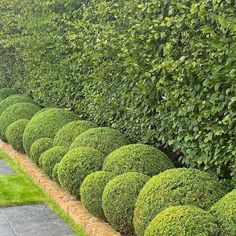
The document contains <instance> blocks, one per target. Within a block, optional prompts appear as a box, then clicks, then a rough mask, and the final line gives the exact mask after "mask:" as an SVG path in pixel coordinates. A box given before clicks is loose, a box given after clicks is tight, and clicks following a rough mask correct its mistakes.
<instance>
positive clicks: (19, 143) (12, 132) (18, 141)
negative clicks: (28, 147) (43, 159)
mask: <svg viewBox="0 0 236 236" xmlns="http://www.w3.org/2000/svg"><path fill="white" fill-rule="evenodd" d="M28 123H29V120H27V119H20V120H17V121H15V122H13V123H12V124H10V125H9V126H8V127H7V130H6V139H7V142H8V143H9V144H11V146H12V147H13V148H15V149H16V150H17V151H19V152H22V153H24V152H25V150H24V146H23V133H24V130H25V127H26V125H27V124H28Z"/></svg>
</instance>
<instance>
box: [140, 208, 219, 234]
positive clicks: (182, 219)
mask: <svg viewBox="0 0 236 236" xmlns="http://www.w3.org/2000/svg"><path fill="white" fill-rule="evenodd" d="M173 235H181V236H199V235H205V236H216V235H219V228H218V226H217V224H216V222H215V219H214V217H213V216H212V215H211V214H210V213H209V212H207V211H204V210H203V209H200V208H198V207H195V206H173V207H169V208H167V209H165V210H164V211H162V212H161V213H159V214H158V215H157V216H156V217H155V218H154V219H153V220H152V221H151V223H150V224H149V225H148V227H147V229H146V231H145V234H144V236H173Z"/></svg>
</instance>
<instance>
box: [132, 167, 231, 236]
mask: <svg viewBox="0 0 236 236" xmlns="http://www.w3.org/2000/svg"><path fill="white" fill-rule="evenodd" d="M226 192H227V189H226V188H225V187H224V185H223V184H221V183H219V182H218V181H217V179H216V178H214V177H213V176H211V175H209V174H207V173H205V172H203V171H200V170H197V169H192V168H189V169H186V168H179V169H170V170H166V171H164V172H162V173H160V174H159V175H157V176H154V177H152V178H151V179H150V180H149V181H148V182H147V183H146V184H145V186H144V187H143V189H142V190H141V192H140V194H139V196H138V199H137V202H136V205H135V213H134V228H135V232H136V234H137V236H143V234H144V231H145V229H146V227H147V226H148V224H149V223H150V222H151V220H152V219H153V218H154V217H155V216H156V215H157V214H158V213H160V212H161V211H162V210H164V209H165V208H167V207H169V206H176V205H194V206H197V207H200V208H203V209H205V210H208V209H209V208H210V207H211V206H212V205H213V204H214V203H215V202H217V201H218V200H219V199H220V198H221V197H223V196H224V195H225V194H226Z"/></svg>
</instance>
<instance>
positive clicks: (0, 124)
mask: <svg viewBox="0 0 236 236" xmlns="http://www.w3.org/2000/svg"><path fill="white" fill-rule="evenodd" d="M39 110H40V107H38V106H36V105H34V104H32V103H26V102H21V103H16V104H14V105H11V106H10V107H8V108H7V109H6V110H4V111H3V112H2V114H1V115H0V138H1V139H2V140H4V141H6V136H5V133H6V129H7V127H8V126H9V125H10V124H12V123H13V122H15V121H17V120H19V119H28V120H30V119H31V117H33V116H34V114H35V113H36V112H38V111H39ZM28 124H29V123H28ZM28 124H27V125H28ZM26 127H27V126H26Z"/></svg>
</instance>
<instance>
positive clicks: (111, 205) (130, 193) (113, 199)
mask: <svg viewBox="0 0 236 236" xmlns="http://www.w3.org/2000/svg"><path fill="white" fill-rule="evenodd" d="M149 179H150V177H148V176H146V175H144V174H142V173H138V172H128V173H125V174H122V175H119V176H117V177H115V178H114V179H112V180H111V181H110V182H108V184H107V185H106V186H105V189H104V191H103V195H102V207H103V211H104V214H105V216H106V219H107V221H108V222H109V223H110V224H111V225H112V226H113V227H114V228H115V229H117V230H118V231H119V232H121V233H125V234H128V235H134V228H133V216H134V206H135V202H136V199H137V197H138V194H139V192H140V190H141V189H142V188H143V186H144V184H145V183H146V182H147V181H148V180H149Z"/></svg>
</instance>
